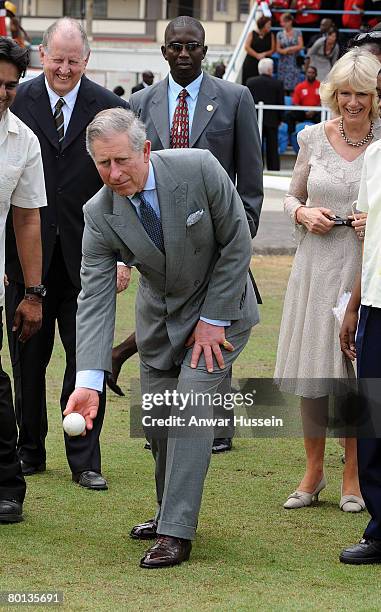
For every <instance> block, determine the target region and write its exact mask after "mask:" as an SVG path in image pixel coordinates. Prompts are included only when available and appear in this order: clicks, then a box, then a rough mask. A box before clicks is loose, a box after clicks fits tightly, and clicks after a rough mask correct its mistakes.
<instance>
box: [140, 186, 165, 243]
mask: <svg viewBox="0 0 381 612" xmlns="http://www.w3.org/2000/svg"><path fill="white" fill-rule="evenodd" d="M136 196H137V197H138V198H139V200H140V207H139V210H140V221H141V224H142V226H143V227H144V229H145V230H146V232H147V234H148V236H149V237H150V238H151V240H152V242H153V243H154V244H155V246H157V248H158V249H159V250H160V251H161V252H162V253H164V238H163V228H162V226H161V221H160V219H159V217H158V216H157V214H156V213H155V211H154V209H153V208H152V206H151V205H150V204H149V203H148V202H147V200H146V199H145V197H144V195H143V192H140V193H137V194H136Z"/></svg>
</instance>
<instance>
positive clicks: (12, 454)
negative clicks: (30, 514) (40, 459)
mask: <svg viewBox="0 0 381 612" xmlns="http://www.w3.org/2000/svg"><path fill="white" fill-rule="evenodd" d="M2 310H3V309H2V308H0V349H1V348H2V346H3V324H2V322H1V314H2ZM16 446H17V427H16V419H15V412H14V409H13V401H12V389H11V381H10V380H9V376H8V374H6V373H5V372H4V370H3V367H2V365H1V358H0V499H15V500H16V501H19V502H21V503H22V502H23V501H24V497H25V491H26V484H25V480H24V477H23V475H22V472H21V467H20V460H19V458H18V455H17V450H16Z"/></svg>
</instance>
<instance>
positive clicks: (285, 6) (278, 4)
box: [269, 0, 291, 24]
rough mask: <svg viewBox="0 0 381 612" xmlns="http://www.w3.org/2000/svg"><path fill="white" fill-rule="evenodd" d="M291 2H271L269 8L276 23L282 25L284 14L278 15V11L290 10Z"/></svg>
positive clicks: (275, 0)
mask: <svg viewBox="0 0 381 612" xmlns="http://www.w3.org/2000/svg"><path fill="white" fill-rule="evenodd" d="M290 2H291V0H270V2H269V6H270V9H271V12H272V15H273V19H274V23H275V24H278V23H280V18H281V16H282V13H277V11H276V9H283V10H288V9H289V8H290Z"/></svg>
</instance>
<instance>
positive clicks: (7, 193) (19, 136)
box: [0, 110, 47, 306]
mask: <svg viewBox="0 0 381 612" xmlns="http://www.w3.org/2000/svg"><path fill="white" fill-rule="evenodd" d="M0 168H1V171H0V306H1V304H2V302H3V298H4V268H5V223H6V220H7V216H8V212H9V208H10V206H11V205H12V206H18V207H20V208H41V207H42V206H46V205H47V202H46V193H45V181H44V170H43V166H42V158H41V150H40V144H39V142H38V139H37V136H36V135H35V134H34V133H33V132H32V130H31V129H29V128H28V127H27V126H26V125H25V124H24V123H23V122H22V121H21V120H20V119H19V118H18V117H16V116H15V115H14V114H13V113H12V112H11V111H10V110H7V111H5V113H3V115H2V117H1V118H0Z"/></svg>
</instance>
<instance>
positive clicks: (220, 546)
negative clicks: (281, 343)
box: [0, 257, 381, 611]
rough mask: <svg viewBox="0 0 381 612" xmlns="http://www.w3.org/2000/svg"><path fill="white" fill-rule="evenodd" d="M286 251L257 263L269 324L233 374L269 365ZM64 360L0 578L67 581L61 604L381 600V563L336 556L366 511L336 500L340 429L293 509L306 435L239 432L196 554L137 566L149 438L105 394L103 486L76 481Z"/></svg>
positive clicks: (0, 553)
mask: <svg viewBox="0 0 381 612" xmlns="http://www.w3.org/2000/svg"><path fill="white" fill-rule="evenodd" d="M290 263H291V259H290V258H287V257H262V258H256V259H255V261H254V269H255V276H256V279H257V280H258V283H259V286H260V288H261V290H262V293H263V298H264V306H263V308H262V322H261V324H260V325H259V326H257V327H256V328H255V330H254V331H253V334H252V337H251V341H250V344H249V345H248V347H247V349H246V350H245V351H244V353H243V354H242V355H241V356H240V358H239V361H238V363H237V365H236V367H235V375H236V376H237V377H241V376H242V377H243V376H251V377H258V376H261V377H262V376H271V374H272V369H273V365H274V360H275V353H276V343H277V334H278V328H279V321H280V315H281V309H282V301H283V295H284V290H285V286H286V282H287V276H288V272H289V268H290ZM135 287H136V279H135V280H134V286H133V288H130V290H129V291H127V292H126V293H124V294H123V295H122V296H120V297H119V298H118V326H117V332H116V338H117V340H121V339H123V338H124V337H125V336H126V334H127V333H129V332H130V331H132V329H133V328H134V323H133V318H132V316H131V313H133V297H134V289H135ZM4 352H5V351H4ZM5 361H6V360H5ZM6 363H7V361H6ZM63 365H64V356H63V351H62V348H61V346H60V343H59V342H57V344H56V348H55V351H54V356H53V359H52V363H51V365H50V368H49V377H48V400H49V426H50V431H49V436H48V444H47V449H48V470H47V472H46V473H45V474H42V475H38V476H34V477H31V478H29V479H28V492H27V498H26V502H25V518H26V520H25V522H24V523H21V524H19V525H7V526H1V527H0V590H2V591H5V590H12V591H19V590H24V591H25V590H33V591H38V590H41V591H43V590H61V591H64V597H65V604H64V608H65V609H67V610H105V611H106V610H115V611H119V610H139V611H140V610H142V611H143V610H147V609H152V608H155V609H156V610H167V609H173V610H213V611H214V610H216V611H217V610H221V609H226V610H234V611H235V610H237V611H240V610H250V611H251V610H311V609H312V610H364V611H365V610H367V611H368V610H380V609H381V603H380V602H381V598H380V595H381V589H380V567H379V566H378V567H377V566H374V567H357V568H356V567H350V566H343V565H341V564H339V563H338V553H339V551H340V549H341V547H342V546H344V545H346V544H350V543H352V542H354V541H355V540H356V539H358V538H359V537H360V535H361V533H362V530H363V528H364V526H365V525H366V523H367V520H368V517H367V515H366V514H365V513H362V514H360V515H347V514H345V513H343V512H340V511H339V508H338V501H339V496H340V477H341V471H342V465H341V462H340V454H341V451H340V448H339V446H338V444H337V443H336V442H335V441H334V440H330V441H329V442H328V446H327V461H326V476H327V480H328V487H327V489H326V490H325V491H324V492H323V494H322V499H321V503H320V504H319V505H318V506H314V507H311V508H306V509H304V510H300V511H295V512H292V511H290V512H287V511H285V510H284V509H283V508H282V503H283V501H284V499H285V498H286V497H287V495H288V494H289V493H290V491H291V490H293V488H294V487H295V486H296V484H297V483H298V482H299V479H300V477H301V475H302V471H303V468H304V453H303V445H302V441H301V440H288V439H278V440H276V439H261V440H258V439H254V440H253V439H236V441H235V446H234V450H233V451H232V452H231V453H227V454H226V455H222V456H217V457H213V459H212V463H211V467H210V471H209V475H208V478H207V482H206V487H205V494H204V499H203V505H202V510H201V515H200V522H199V530H198V534H197V539H196V542H195V545H194V548H193V552H192V557H191V561H190V562H189V563H185V564H183V565H182V566H180V567H177V568H173V569H168V570H161V571H146V570H141V569H140V568H139V567H138V561H139V559H140V557H141V555H142V554H143V552H144V550H145V548H146V544H144V543H141V542H137V541H133V540H131V539H130V538H129V537H128V533H129V531H130V528H131V526H132V525H134V524H135V523H136V522H139V521H141V520H145V519H147V518H149V517H150V516H151V515H152V512H153V508H154V483H153V465H152V459H151V455H150V453H148V452H147V451H144V450H143V441H142V440H131V439H130V438H129V434H128V429H129V415H128V409H127V407H126V402H125V401H124V400H123V399H119V398H116V397H115V396H112V395H110V396H109V399H108V407H107V416H106V420H105V425H104V429H103V434H102V450H103V471H104V474H105V475H106V476H107V478H108V481H109V486H110V488H109V491H107V492H90V491H85V490H83V489H80V488H79V487H78V486H76V485H74V484H72V483H71V481H70V474H69V470H68V467H67V464H66V459H65V455H64V449H63V441H62V434H61V431H62V430H61V426H60V416H59V407H58V397H59V390H60V383H61V379H62V372H63ZM137 365H138V362H137V359H136V357H135V358H133V359H131V360H130V362H129V363H128V364H127V365H126V366H125V368H124V370H123V372H122V375H121V378H120V383H121V386H122V387H123V388H124V389H127V388H128V385H129V381H130V379H131V378H132V377H135V378H136V377H137V373H138V370H137ZM7 368H8V370H9V364H7ZM10 609H11V608H10ZM13 609H15V607H14V608H13ZM17 609H18V608H17ZM20 609H21V608H20ZM33 609H34V610H38V609H42V608H40V607H35V606H34V607H33Z"/></svg>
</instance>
